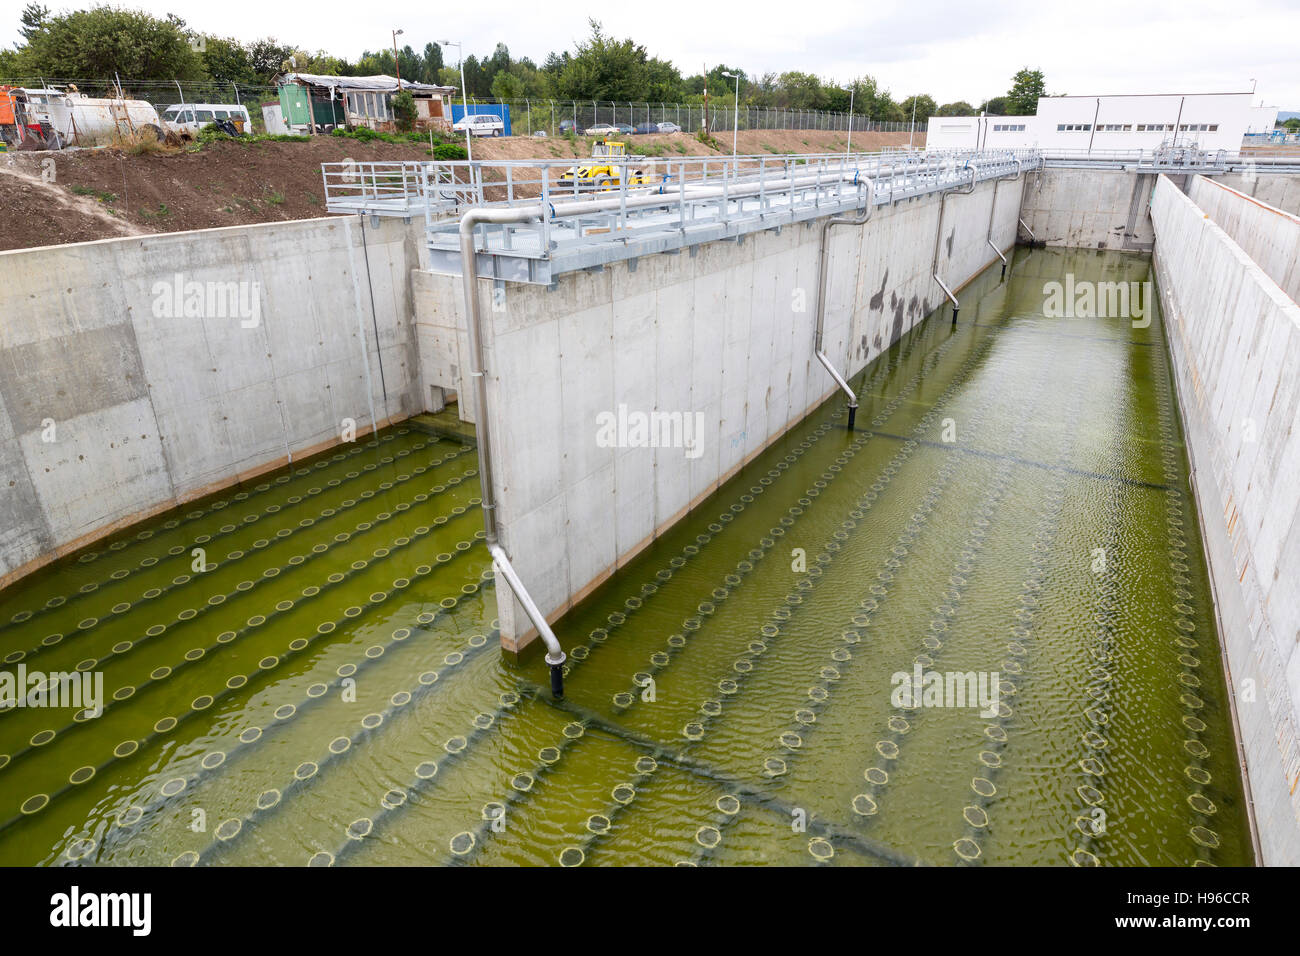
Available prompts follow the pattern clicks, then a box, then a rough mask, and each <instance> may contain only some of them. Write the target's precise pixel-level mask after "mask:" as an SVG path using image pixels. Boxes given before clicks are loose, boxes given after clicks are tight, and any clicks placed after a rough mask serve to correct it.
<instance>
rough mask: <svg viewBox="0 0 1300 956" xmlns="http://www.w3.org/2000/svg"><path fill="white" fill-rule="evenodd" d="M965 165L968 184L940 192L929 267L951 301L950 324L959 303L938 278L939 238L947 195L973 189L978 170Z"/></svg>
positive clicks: (955, 320) (955, 314)
mask: <svg viewBox="0 0 1300 956" xmlns="http://www.w3.org/2000/svg"><path fill="white" fill-rule="evenodd" d="M967 166H968V168H969V169H970V185H969V186H962V187H956V186H954V187H952V188H951V189H945V190H943V192H942V193H941V194H940V197H939V225H938V228H936V229H935V231H934V259H933V261H932V263H931V269H930V272H931V274H932V275H933V276H934V281H935V282H937V283H939V288H940V289H942V290H943V294H944V295H946V296H947V297H948V301H949V302H951V303H952V324H953V325H956V324H957V311H958V310H959V309H960V308H961V303H960V302H958V301H957V297H956V296H955V295H953V294H952V290H951V289H949V288H948V286H947V285H946V284H944V281H943V280H942V279H940V278H939V240H940V239H941V238H942V237H943V213H944V207H945V206H946V205H947V203H948V197H949V196H951V195H954V194H956V195H959V196H969V195H970V194H971V193H973V192H974V191H975V177H976V176H977V175H978V171H977V169H976V167H974V166H971V165H970V164H969V163H967Z"/></svg>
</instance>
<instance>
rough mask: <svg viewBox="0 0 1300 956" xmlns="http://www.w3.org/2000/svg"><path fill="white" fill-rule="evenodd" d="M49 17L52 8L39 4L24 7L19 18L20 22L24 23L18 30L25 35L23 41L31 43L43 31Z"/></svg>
mask: <svg viewBox="0 0 1300 956" xmlns="http://www.w3.org/2000/svg"><path fill="white" fill-rule="evenodd" d="M49 15H50V8H49V7H43V6H41V5H40V4H39V3H29V4H27V6H25V7H23V12H22V14H21V15H20V16H19V17H18V20H19V22H20V23H22V26H20V27H19V28H18V32H19V33H21V34H22V35H23V39H24V40H26V41H27V42H28V43H30V42H31V39H32V37H33V36H34V35H35V34H36V33H37V32H38V31H39V30H40V29H41V25H42V24H43V23H44V22H45V18H46V17H48V16H49Z"/></svg>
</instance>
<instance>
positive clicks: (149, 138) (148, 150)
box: [109, 127, 181, 156]
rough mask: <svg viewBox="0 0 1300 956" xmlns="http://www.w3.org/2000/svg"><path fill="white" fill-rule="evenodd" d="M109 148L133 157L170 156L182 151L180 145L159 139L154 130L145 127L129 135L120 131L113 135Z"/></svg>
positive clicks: (132, 131)
mask: <svg viewBox="0 0 1300 956" xmlns="http://www.w3.org/2000/svg"><path fill="white" fill-rule="evenodd" d="M109 148H110V149H116V150H119V151H121V152H123V153H127V154H128V155H131V156H170V155H172V154H173V153H179V152H180V151H181V148H180V146H179V145H175V144H173V143H169V142H167V141H166V140H164V139H159V138H158V137H157V135H155V134H154V132H153V130H151V129H146V128H144V127H141V128H140V129H135V130H131V131H130V132H129V133H123V132H121V131H120V130H119V131H118V132H116V133H114V134H113V141H112V142H111V143H110V144H109Z"/></svg>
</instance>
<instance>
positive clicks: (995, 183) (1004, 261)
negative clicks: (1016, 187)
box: [985, 159, 1023, 279]
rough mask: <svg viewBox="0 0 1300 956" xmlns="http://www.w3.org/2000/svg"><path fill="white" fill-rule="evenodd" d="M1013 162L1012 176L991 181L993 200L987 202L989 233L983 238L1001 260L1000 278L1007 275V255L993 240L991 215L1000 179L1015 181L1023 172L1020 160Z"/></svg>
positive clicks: (993, 213) (995, 203) (996, 198)
mask: <svg viewBox="0 0 1300 956" xmlns="http://www.w3.org/2000/svg"><path fill="white" fill-rule="evenodd" d="M1015 163H1016V172H1015V175H1014V176H999V177H998V178H997V179H995V180H994V181H993V202H992V203H990V204H989V234H988V237H987V238H986V239H985V241H986V242H987V243H988V244H989V248H991V249H992V250H993V251H994V252H996V253H997V255H998V258H999V259H1001V260H1002V278H1004V279H1005V278H1006V277H1007V257H1006V256H1004V255H1003V254H1002V250H1001V249H999V248H998V247H997V244H996V243H995V242H994V241H993V217H994V215H995V214H996V213H997V209H998V186H1000V185H1002V181H1003V180H1004V179H1005V180H1007V181H1008V182H1015V181H1016V180H1017V179H1019V178H1020V175H1021V173H1022V172H1023V169H1022V168H1021V165H1020V160H1018V159H1017V160H1015Z"/></svg>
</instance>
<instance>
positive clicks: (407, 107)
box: [393, 90, 418, 133]
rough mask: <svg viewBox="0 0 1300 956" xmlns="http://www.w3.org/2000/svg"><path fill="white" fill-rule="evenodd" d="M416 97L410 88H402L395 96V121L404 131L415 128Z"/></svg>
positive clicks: (407, 131)
mask: <svg viewBox="0 0 1300 956" xmlns="http://www.w3.org/2000/svg"><path fill="white" fill-rule="evenodd" d="M417 115H418V114H417V113H416V111H415V97H414V96H412V95H411V91H410V90H402V91H400V92H398V93H396V94H395V95H394V96H393V121H394V122H395V123H396V124H397V128H398V129H399V130H401V131H402V132H403V133H409V132H410V131H411V130H413V129H415V117H416V116H417Z"/></svg>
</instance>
